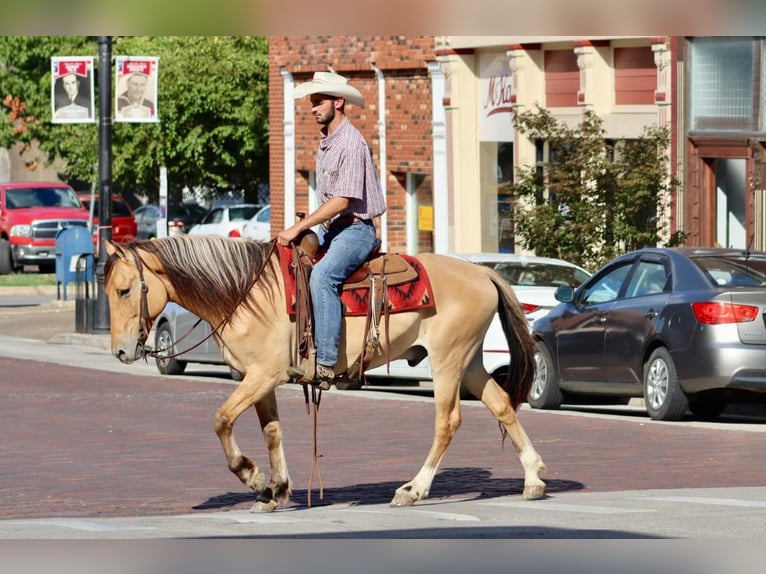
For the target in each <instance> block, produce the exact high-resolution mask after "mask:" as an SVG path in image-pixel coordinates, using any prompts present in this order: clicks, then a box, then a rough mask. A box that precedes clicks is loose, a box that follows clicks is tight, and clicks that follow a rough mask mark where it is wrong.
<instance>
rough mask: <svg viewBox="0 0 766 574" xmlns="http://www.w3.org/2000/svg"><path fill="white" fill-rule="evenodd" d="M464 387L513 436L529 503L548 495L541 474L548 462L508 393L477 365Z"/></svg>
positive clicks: (464, 382) (472, 367)
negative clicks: (518, 414)
mask: <svg viewBox="0 0 766 574" xmlns="http://www.w3.org/2000/svg"><path fill="white" fill-rule="evenodd" d="M463 385H464V386H465V387H466V388H467V389H468V390H469V391H470V392H471V393H472V394H473V395H474V396H476V397H478V398H480V399H481V401H482V402H483V403H484V404H485V405H486V406H487V408H488V409H489V410H490V412H491V413H492V414H493V415H495V417H496V418H497V420H498V421H499V422H500V424H502V425H503V427H504V428H505V430H506V431H507V432H508V436H510V437H511V442H512V443H513V447H514V448H515V449H516V452H517V453H518V454H519V460H520V461H521V466H522V467H523V468H524V493H523V495H522V496H523V497H524V498H525V499H527V500H535V499H537V498H542V497H543V496H545V483H544V482H543V481H542V480H541V479H540V474H542V473H544V472H545V463H544V462H543V459H542V458H540V455H539V454H537V451H536V450H535V448H534V447H533V446H532V443H531V442H530V440H529V437H528V436H527V433H526V431H525V430H524V427H522V426H521V421H519V418H518V416H517V415H516V411H515V410H514V409H513V407H512V406H511V401H510V398H509V397H508V395H507V394H506V392H505V391H503V389H502V388H500V385H498V384H497V383H496V382H495V380H494V379H493V378H492V377H491V376H489V375H488V374H487V372H486V371H485V370H484V368H483V367H482V366H480V365H477V364H476V363H475V362H474V363H472V364H471V367H470V368H469V370H468V372H467V373H466V375H465V378H464V379H463Z"/></svg>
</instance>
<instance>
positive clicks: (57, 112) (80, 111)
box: [51, 56, 96, 124]
mask: <svg viewBox="0 0 766 574" xmlns="http://www.w3.org/2000/svg"><path fill="white" fill-rule="evenodd" d="M51 118H52V121H53V123H55V124H75V123H92V122H95V121H96V115H95V113H94V106H93V57H92V56H62V57H59V56H54V57H52V58H51Z"/></svg>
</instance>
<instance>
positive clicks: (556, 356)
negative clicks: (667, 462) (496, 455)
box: [528, 248, 766, 420]
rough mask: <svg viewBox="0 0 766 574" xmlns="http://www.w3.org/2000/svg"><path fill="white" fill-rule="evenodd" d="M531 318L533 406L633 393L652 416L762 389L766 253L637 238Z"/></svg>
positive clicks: (700, 408)
mask: <svg viewBox="0 0 766 574" xmlns="http://www.w3.org/2000/svg"><path fill="white" fill-rule="evenodd" d="M556 298H557V299H558V300H559V301H561V302H562V304H561V305H559V306H557V307H556V308H555V309H553V310H552V311H551V312H550V314H548V315H547V316H546V317H543V318H542V319H539V320H537V321H536V322H535V324H534V326H533V335H534V337H535V339H536V340H537V345H538V353H537V377H536V380H535V384H534V386H533V388H532V390H531V391H530V393H529V396H528V400H529V404H530V405H531V406H533V407H535V408H541V409H554V408H558V407H559V406H560V405H561V404H562V403H563V402H565V401H583V400H590V399H592V398H594V397H595V398H601V399H603V398H604V397H606V398H607V399H611V400H614V401H621V400H624V399H626V398H630V397H643V398H644V401H645V404H646V410H647V412H648V413H649V416H650V417H651V418H652V419H656V420H677V419H680V418H682V416H683V415H684V414H685V412H686V411H687V408H689V409H690V410H691V412H692V413H693V414H694V415H696V416H701V417H710V416H716V415H718V414H720V413H721V412H722V411H723V409H724V407H725V406H726V403H727V401H728V400H730V399H732V398H735V397H737V396H738V395H740V393H743V392H750V391H756V392H759V393H760V395H751V398H766V393H764V391H766V253H754V252H750V251H748V250H741V249H740V250H735V249H713V248H677V249H656V248H646V249H640V250H638V251H633V252H631V253H628V254H625V255H622V256H620V257H617V258H616V259H614V260H613V261H611V262H610V263H608V264H607V265H606V266H604V267H603V268H602V269H601V270H599V271H598V272H597V273H596V274H595V275H594V276H593V277H591V278H590V279H589V280H588V281H586V282H585V283H584V284H582V285H581V286H580V287H579V288H573V287H561V288H559V289H558V290H557V292H556Z"/></svg>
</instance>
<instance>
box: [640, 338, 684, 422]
mask: <svg viewBox="0 0 766 574" xmlns="http://www.w3.org/2000/svg"><path fill="white" fill-rule="evenodd" d="M644 402H645V404H646V410H647V412H648V413H649V417H651V418H652V419H653V420H656V421H677V420H679V419H680V418H681V417H682V416H683V415H684V413H685V412H686V409H687V408H688V407H689V401H688V400H687V398H686V395H684V392H683V391H682V390H681V385H679V384H678V374H677V373H676V365H675V363H674V362H673V358H672V357H671V356H670V353H669V352H668V350H667V349H666V348H665V347H659V348H657V349H655V350H654V352H653V353H652V354H651V355H650V356H649V360H648V361H646V363H645V364H644Z"/></svg>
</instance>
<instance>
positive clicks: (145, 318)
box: [132, 249, 155, 358]
mask: <svg viewBox="0 0 766 574" xmlns="http://www.w3.org/2000/svg"><path fill="white" fill-rule="evenodd" d="M132 251H133V258H134V259H135V261H136V269H138V278H139V281H140V284H141V302H140V311H139V313H140V317H139V325H140V327H141V329H140V330H139V333H138V347H140V348H141V351H142V353H143V356H144V358H146V356H147V355H152V354H153V353H155V351H152V350H151V349H149V348H147V346H146V339H147V338H148V337H149V331H150V330H151V328H152V325H151V319H150V318H149V303H148V301H147V298H146V294H147V293H148V292H149V286H148V285H147V284H146V280H145V279H144V262H143V261H142V260H141V256H140V255H139V254H138V251H137V250H135V249H133V250H132Z"/></svg>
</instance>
